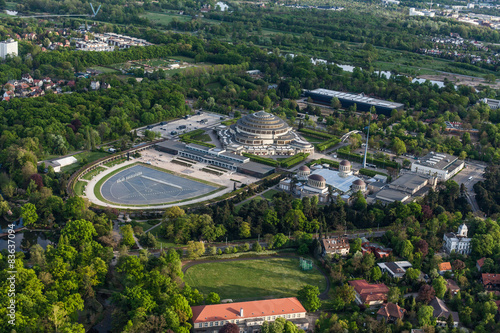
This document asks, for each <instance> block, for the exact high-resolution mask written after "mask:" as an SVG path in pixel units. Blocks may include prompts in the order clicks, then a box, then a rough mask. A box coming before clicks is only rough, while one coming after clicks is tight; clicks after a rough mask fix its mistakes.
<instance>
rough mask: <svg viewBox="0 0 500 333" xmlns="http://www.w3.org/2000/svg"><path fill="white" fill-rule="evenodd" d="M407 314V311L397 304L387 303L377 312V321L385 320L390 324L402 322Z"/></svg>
mask: <svg viewBox="0 0 500 333" xmlns="http://www.w3.org/2000/svg"><path fill="white" fill-rule="evenodd" d="M405 312H406V310H405V309H404V308H401V307H400V306H399V305H397V304H394V303H386V304H383V305H382V306H381V307H380V309H379V310H378V311H377V320H382V319H383V318H385V320H386V321H387V322H388V323H393V322H395V321H396V320H398V319H401V320H402V319H403V317H404V316H405Z"/></svg>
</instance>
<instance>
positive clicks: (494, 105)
mask: <svg viewBox="0 0 500 333" xmlns="http://www.w3.org/2000/svg"><path fill="white" fill-rule="evenodd" d="M481 102H483V103H486V104H488V106H489V107H490V109H492V110H495V109H498V108H500V101H499V100H498V99H491V98H483V99H482V100H481Z"/></svg>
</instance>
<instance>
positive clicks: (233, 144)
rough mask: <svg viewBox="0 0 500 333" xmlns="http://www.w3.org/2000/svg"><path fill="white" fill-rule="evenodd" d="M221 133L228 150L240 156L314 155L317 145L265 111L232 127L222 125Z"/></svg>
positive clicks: (245, 118)
mask: <svg viewBox="0 0 500 333" xmlns="http://www.w3.org/2000/svg"><path fill="white" fill-rule="evenodd" d="M217 134H218V136H219V139H220V141H221V142H222V144H223V145H224V147H226V149H228V150H231V151H233V152H235V153H237V154H242V153H250V154H254V155H295V154H298V153H308V154H309V153H314V146H313V145H312V144H310V143H309V142H307V141H305V140H304V139H302V138H301V137H300V136H299V135H298V134H297V133H296V132H295V131H294V130H293V129H292V127H290V126H288V124H287V123H286V122H285V121H284V120H283V119H281V118H279V117H277V116H275V115H273V114H271V113H267V112H265V111H259V112H255V113H252V114H249V115H246V116H244V117H242V118H241V119H238V121H237V122H236V124H234V125H232V126H230V127H226V126H220V127H218V128H217Z"/></svg>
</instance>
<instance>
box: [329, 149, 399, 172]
mask: <svg viewBox="0 0 500 333" xmlns="http://www.w3.org/2000/svg"><path fill="white" fill-rule="evenodd" d="M337 155H338V156H339V157H343V158H346V159H354V160H356V161H360V162H361V161H363V155H360V154H354V153H351V152H349V151H345V150H341V149H339V150H338V151H337ZM366 161H367V162H368V163H371V164H375V165H376V166H378V167H382V168H387V167H391V168H394V169H398V168H400V167H401V166H400V165H399V163H397V162H393V161H385V160H381V159H378V158H373V157H369V156H368V157H367V158H366Z"/></svg>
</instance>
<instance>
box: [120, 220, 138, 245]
mask: <svg viewBox="0 0 500 333" xmlns="http://www.w3.org/2000/svg"><path fill="white" fill-rule="evenodd" d="M120 232H121V233H122V244H123V245H125V246H127V247H131V246H133V245H134V244H135V239H134V231H133V230H132V226H131V225H130V224H127V225H124V226H122V227H120Z"/></svg>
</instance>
